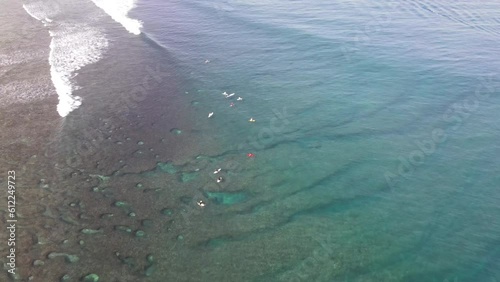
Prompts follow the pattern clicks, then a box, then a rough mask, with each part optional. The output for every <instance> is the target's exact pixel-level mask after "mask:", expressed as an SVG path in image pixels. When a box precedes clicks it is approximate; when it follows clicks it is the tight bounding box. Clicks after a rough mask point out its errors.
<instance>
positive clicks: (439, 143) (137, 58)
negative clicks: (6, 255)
mask: <svg viewBox="0 0 500 282" xmlns="http://www.w3.org/2000/svg"><path fill="white" fill-rule="evenodd" d="M78 3H79V4H78V5H77V6H75V5H73V4H74V3H73V4H71V3H69V2H68V4H67V5H61V4H60V3H55V4H57V5H55V6H53V4H54V3H53V1H47V3H45V1H43V2H36V3H35V4H36V5H33V7H32V8H33V9H34V8H37V7H38V8H40V9H41V11H42V12H47V11H52V10H53V9H52V8H53V7H58V8H60V9H59V10H60V11H58V13H56V14H54V15H50V17H52V18H53V21H52V22H51V23H49V22H46V23H45V24H46V25H43V28H58V27H64V25H65V24H68V23H69V25H70V26H73V25H74V26H77V27H78V28H76V29H75V30H79V28H80V27H82V26H83V27H85V26H87V27H88V26H89V25H91V26H92V28H93V29H92V30H94V31H96V33H95V34H97V35H99V36H101V35H102V39H103V40H106V42H108V43H109V46H107V47H106V50H105V51H103V52H102V54H101V55H102V58H101V59H100V60H96V62H95V63H92V64H90V63H89V64H88V65H85V66H84V67H81V69H78V71H77V72H74V73H73V74H72V76H71V80H72V82H73V83H76V84H75V85H78V86H79V87H76V88H78V89H76V88H75V89H74V90H75V93H74V94H75V95H78V96H80V97H82V99H83V100H82V101H83V102H82V105H81V107H79V108H78V109H75V110H74V111H73V112H71V113H70V114H69V115H68V116H67V117H66V118H59V117H57V116H56V117H51V118H47V121H46V120H44V119H40V120H38V121H36V122H35V121H33V120H30V122H31V123H33V124H37V125H33V124H31V123H30V125H31V127H30V128H33V132H37V130H39V131H40V132H44V131H43V130H42V127H43V129H44V130H46V131H47V132H49V131H50V132H51V134H50V136H49V137H41V138H39V139H35V138H32V139H33V140H37V141H30V142H31V143H30V142H28V141H27V140H28V139H30V138H29V137H26V138H25V139H26V140H24V136H23V142H26V145H25V147H32V148H31V150H27V148H22V150H21V151H19V152H18V151H17V150H18V149H17V147H15V146H12V147H9V148H14V149H13V150H11V151H9V156H10V158H11V159H12V163H16V162H17V163H19V164H23V163H26V166H25V167H24V168H22V170H21V167H19V175H22V177H23V179H26V180H23V181H24V183H23V185H25V186H26V187H32V188H31V189H25V190H22V192H20V194H19V195H20V196H19V197H20V202H25V203H30V204H29V205H28V204H26V205H20V212H19V213H20V215H21V216H20V223H22V224H23V225H22V226H23V228H24V227H25V228H26V229H25V230H23V232H22V233H20V235H19V242H20V243H19V245H20V246H22V248H23V249H22V251H20V252H19V255H20V259H19V261H20V262H21V263H20V270H21V272H20V273H21V274H20V276H21V277H22V278H23V279H24V278H26V279H28V277H30V276H32V277H33V279H34V280H35V281H38V280H36V279H40V281H57V280H61V279H62V278H63V277H68V276H69V277H70V278H64V279H66V280H61V281H73V280H75V281H76V280H79V279H80V280H83V279H84V278H83V277H86V276H88V275H90V274H91V273H96V275H99V276H100V277H101V280H102V281H162V282H163V281H231V282H232V281H259V282H260V281H329V282H330V281H360V282H361V281H363V282H367V281H419V282H420V281H439V282H445V281H448V282H450V281H457V282H458V281H460V282H461V281H486V282H488V281H500V271H499V270H500V240H499V238H500V237H499V235H498V234H500V222H499V220H498V218H499V215H500V209H499V208H498V203H499V201H500V192H499V190H498V189H499V184H500V177H499V176H498V171H499V169H500V163H499V161H498V156H499V154H500V146H499V145H498V140H499V137H500V125H499V123H498V120H500V119H499V113H500V111H499V108H500V106H499V98H498V94H499V91H500V90H499V89H500V80H499V78H498V72H499V71H500V59H499V57H498V55H497V54H498V53H499V51H500V50H499V47H498V46H499V44H498V41H499V38H500V37H499V36H500V12H499V11H500V4H498V3H496V2H494V1H482V2H479V1H473V2H470V1H447V0H444V1H439V2H430V1H417V2H415V1H384V2H380V1H379V2H371V1H370V2H369V1H330V2H325V1H302V0H296V1H252V0H237V1H230V0H227V1H221V0H212V1H201V0H200V1H198V0H190V1H176V0H173V1H160V0H141V1H138V2H137V3H136V4H137V6H136V7H135V8H134V9H133V10H131V12H130V13H129V15H128V16H130V17H131V18H133V19H138V20H140V21H142V23H143V27H142V29H141V30H142V32H143V33H142V34H141V35H134V34H131V33H129V32H127V31H126V30H125V29H124V27H123V25H122V24H119V23H117V22H115V21H114V20H113V19H112V18H111V17H109V15H108V13H105V12H104V11H102V10H101V9H100V8H98V7H96V6H95V5H94V4H93V3H91V2H85V1H80V2H78ZM123 3H125V2H123ZM16 4H17V3H13V4H12V5H16ZM43 4H48V5H49V6H47V5H45V6H44V5H43ZM47 7H49V8H47ZM74 7H78V9H77V11H75V8H74ZM111 8H113V5H111ZM19 9H20V8H19ZM40 9H39V10H37V9H34V10H33V11H34V12H36V11H38V12H40ZM21 12H23V11H22V10H21ZM108 12H109V10H108ZM89 15H92V17H90V16H89ZM25 16H26V17H28V15H25ZM31 17H33V15H32V16H31ZM43 18H45V16H43V17H41V19H43ZM88 19H92V21H87V20H88ZM121 19H123V18H121ZM26 20H32V21H33V19H32V18H29V17H28V18H27V19H26ZM135 23H137V22H135ZM32 24H38V25H39V26H40V28H41V26H42V23H41V22H39V21H34V22H33V23H32ZM27 26H29V25H27ZM27 30H28V31H29V32H31V29H27ZM33 30H34V29H33ZM72 30H73V29H72ZM42 31H43V34H42V33H41V35H40V36H46V37H45V39H46V43H43V42H41V43H39V45H40V48H41V50H45V51H43V52H45V53H43V52H40V54H46V53H48V52H49V51H48V50H49V49H50V48H51V46H48V44H49V42H50V41H51V38H49V35H48V34H47V30H46V29H43V30H42ZM66 31H67V30H66ZM29 32H27V34H28V33H29ZM72 32H74V30H73V31H72ZM64 34H65V33H63V35H64ZM72 34H73V33H69V34H66V35H72ZM95 34H94V35H95ZM62 38H66V37H64V36H63V37H62ZM89 38H92V37H89ZM66 39H68V38H66ZM74 39H75V37H71V38H69V39H68V40H67V41H65V40H62V43H65V42H66V43H67V42H70V43H71V42H73V41H72V40H74ZM23 40H25V41H29V40H30V39H29V38H27V39H23ZM84 41H85V40H84ZM83 43H89V44H87V45H89V46H90V47H92V46H93V45H92V44H91V43H92V42H86V41H85V42H82V46H87V45H85V44H83ZM20 45H22V44H20ZM27 46H30V45H27ZM87 47H88V46H87ZM94 47H95V46H94ZM57 48H59V47H57ZM60 48H62V49H60V50H63V49H64V48H69V49H71V50H73V49H72V48H74V45H71V44H70V45H68V46H66V45H64V44H63V45H61V46H60ZM14 49H15V48H14ZM25 49H28V47H26V48H25ZM28 51H29V50H28ZM87 51H88V50H87ZM16 54H17V53H16ZM20 54H21V55H19V54H17V55H16V56H21V57H22V54H23V53H20ZM61 54H65V52H61ZM68 54H71V53H68ZM86 55H87V56H89V54H86ZM5 57H6V58H7V57H8V56H5ZM61 58H62V57H61ZM74 58H76V57H71V56H70V57H69V58H65V60H62V59H61V60H56V63H57V62H66V63H72V62H74V60H73V59H74ZM82 58H84V57H82ZM68 59H69V60H68ZM66 60H67V61H66ZM23 62H24V61H19V62H17V63H16V64H18V65H21V64H22V65H23V66H22V67H26V66H25V65H24V64H25V63H23ZM36 62H37V63H39V64H40V68H42V69H44V70H45V71H46V73H49V66H48V65H47V62H46V56H45V55H44V56H42V59H40V62H39V61H36ZM49 62H50V61H49ZM26 65H29V66H31V64H27V63H26ZM17 67H21V66H17V65H16V68H17ZM12 68H14V67H12ZM20 70H23V71H24V70H25V69H23V68H20ZM158 70H160V71H158ZM23 71H19V72H20V73H22V72H23ZM7 73H8V72H7ZM77 73H78V74H77ZM156 74H160V75H161V76H160V77H157V76H155V75H156ZM9 75H12V73H10V74H9ZM12 77H13V79H12V80H13V81H14V82H15V79H14V76H12ZM9 79H10V78H9ZM46 80H47V83H48V81H49V80H50V78H49V77H47V78H46ZM44 81H45V80H44ZM40 84H46V83H45V82H44V83H40ZM49 84H50V83H49ZM31 86H32V88H37V86H36V85H35V84H33V85H31ZM80 87H81V88H80ZM138 87H139V88H138ZM141 87H142V88H141ZM11 90H13V91H14V90H16V89H15V87H11ZM18 92H20V91H19V90H18ZM224 92H227V93H233V92H234V93H235V95H234V96H233V97H229V98H226V97H225V96H224V95H223V94H222V93H224ZM17 94H19V93H17ZM49 94H51V95H54V96H53V98H54V99H53V100H54V101H51V102H47V106H46V107H47V108H50V107H52V106H54V105H52V102H55V100H56V94H55V92H54V91H52V92H51V93H49ZM238 97H242V100H238V99H237V98H238ZM30 107H31V108H30V110H29V111H31V110H32V108H34V106H30ZM19 108H23V107H22V106H19ZM26 108H27V107H26ZM25 111H28V110H26V109H25ZM40 112H41V111H40ZM212 112H213V113H214V114H213V116H212V117H211V118H207V116H208V115H209V113H212ZM33 119H35V118H33ZM250 119H252V120H255V122H250V121H249V120H250ZM5 124H6V126H4V127H8V125H9V124H10V123H5ZM38 127H40V128H38ZM30 131H31V130H30ZM18 134H20V135H21V133H18ZM33 135H34V133H33ZM48 135H49V134H48V133H47V134H45V135H43V136H48ZM28 136H29V135H28ZM30 140H31V139H30ZM37 142H39V143H37ZM23 144H24V143H23ZM30 144H31V145H30ZM39 144H40V146H38V145H39ZM14 145H15V144H14ZM38 147H43V149H40V150H38ZM9 160H10V159H9ZM219 168H220V171H218V169H219ZM8 169H9V170H10V169H12V168H10V167H9V168H8ZM16 169H17V168H16ZM214 171H215V172H218V173H214ZM219 176H221V177H222V180H221V181H219V182H217V178H218V177H219ZM28 179H29V180H28ZM20 191H21V190H20ZM21 220H22V221H21ZM35 260H36V261H35ZM68 279H69V280H68ZM89 279H90V278H89ZM0 280H1V279H0Z"/></svg>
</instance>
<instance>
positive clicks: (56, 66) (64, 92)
mask: <svg viewBox="0 0 500 282" xmlns="http://www.w3.org/2000/svg"><path fill="white" fill-rule="evenodd" d="M23 8H24V9H25V10H26V12H27V13H28V14H29V15H31V16H32V17H33V18H35V19H37V20H38V21H41V22H42V23H43V24H44V25H45V26H46V27H48V29H49V34H50V36H51V37H52V40H51V42H50V53H49V64H50V74H51V79H52V83H53V84H54V87H55V89H56V92H57V95H58V97H59V103H58V105H57V112H58V113H59V115H60V116H61V117H65V116H67V115H68V114H69V113H70V112H72V111H73V110H74V109H76V108H78V107H79V106H80V105H81V104H82V98H81V97H78V96H73V91H75V90H77V89H79V88H80V87H79V86H78V85H76V84H75V83H74V82H73V81H72V80H73V78H74V77H75V76H76V75H77V73H76V71H78V70H79V69H81V68H82V67H84V66H86V65H89V64H92V63H95V62H97V61H99V60H100V59H101V57H102V55H103V53H104V52H105V50H106V49H107V47H108V40H107V39H106V37H105V35H104V33H103V32H102V31H101V30H100V29H99V28H97V27H94V26H91V25H89V24H87V23H76V22H65V21H56V22H55V23H53V20H52V19H50V18H53V17H55V16H57V14H58V12H59V9H58V6H57V5H56V6H53V5H52V6H51V5H50V3H47V4H46V3H42V2H33V3H30V4H25V5H23Z"/></svg>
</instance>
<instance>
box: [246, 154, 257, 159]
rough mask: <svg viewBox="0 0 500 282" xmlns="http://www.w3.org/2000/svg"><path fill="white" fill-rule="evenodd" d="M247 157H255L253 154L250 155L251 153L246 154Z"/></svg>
mask: <svg viewBox="0 0 500 282" xmlns="http://www.w3.org/2000/svg"><path fill="white" fill-rule="evenodd" d="M247 157H249V158H253V157H255V155H254V154H252V153H248V154H247Z"/></svg>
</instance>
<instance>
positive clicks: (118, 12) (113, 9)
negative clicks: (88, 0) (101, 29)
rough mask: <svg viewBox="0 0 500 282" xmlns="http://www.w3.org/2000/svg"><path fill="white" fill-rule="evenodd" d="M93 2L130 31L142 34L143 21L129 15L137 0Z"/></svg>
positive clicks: (101, 0)
mask: <svg viewBox="0 0 500 282" xmlns="http://www.w3.org/2000/svg"><path fill="white" fill-rule="evenodd" d="M92 2H94V4H95V5H96V6H97V7H99V8H101V9H102V10H103V11H104V12H106V14H108V15H109V16H111V18H112V19H113V20H114V21H116V22H118V23H120V24H121V25H122V26H123V27H124V28H125V29H126V30H127V31H128V32H130V33H132V34H135V35H139V34H141V28H142V22H141V21H139V20H136V19H131V18H129V17H128V13H129V12H130V10H132V9H133V8H134V7H135V0H92Z"/></svg>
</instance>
